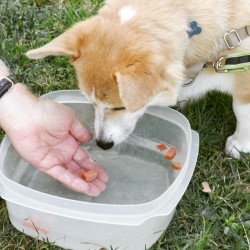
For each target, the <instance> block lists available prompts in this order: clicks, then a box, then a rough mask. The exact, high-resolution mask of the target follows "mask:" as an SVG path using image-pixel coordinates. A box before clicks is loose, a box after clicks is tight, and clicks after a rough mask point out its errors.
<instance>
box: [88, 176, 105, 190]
mask: <svg viewBox="0 0 250 250" xmlns="http://www.w3.org/2000/svg"><path fill="white" fill-rule="evenodd" d="M92 184H93V185H94V186H96V187H97V188H98V189H100V191H101V192H103V191H104V190H105V189H106V184H105V183H104V182H103V181H101V180H100V179H99V178H96V179H95V180H94V181H92V182H91V183H89V185H90V188H91V185H92Z"/></svg>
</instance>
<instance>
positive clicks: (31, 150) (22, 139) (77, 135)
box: [0, 72, 108, 196]
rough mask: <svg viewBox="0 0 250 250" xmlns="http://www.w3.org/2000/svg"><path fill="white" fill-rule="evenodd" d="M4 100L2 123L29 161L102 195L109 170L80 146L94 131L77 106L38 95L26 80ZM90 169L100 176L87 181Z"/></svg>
mask: <svg viewBox="0 0 250 250" xmlns="http://www.w3.org/2000/svg"><path fill="white" fill-rule="evenodd" d="M0 73H1V72H0ZM0 101H1V103H0V104H1V105H0V125H1V127H2V128H3V129H4V130H5V131H6V133H7V134H8V136H9V137H10V139H11V141H12V143H13V145H14V147H15V149H16V150H17V152H18V153H19V154H20V155H21V156H22V157H23V158H24V159H25V160H26V161H28V162H29V163H30V164H31V165H33V166H34V167H36V168H38V169H39V170H41V171H43V172H44V173H46V174H48V175H50V176H51V177H53V178H55V179H56V180H58V181H60V182H61V183H63V184H64V185H66V186H67V187H69V188H70V189H72V190H75V191H78V192H83V193H86V194H88V195H90V196H98V195H99V194H100V193H101V192H102V191H103V190H104V189H105V187H106V185H105V183H106V182H107V181H108V176H107V174H106V173H105V171H104V170H103V169H101V168H100V167H99V166H98V165H97V164H96V163H95V162H93V161H92V160H91V159H90V157H89V156H88V155H87V153H86V152H85V151H84V150H83V149H82V148H81V147H80V143H84V142H87V141H89V140H91V139H92V134H91V133H90V132H89V131H88V130H87V129H86V128H85V127H84V126H83V125H82V124H81V123H80V121H79V120H78V119H77V117H76V114H75V113H74V112H73V110H71V109H70V108H68V107H66V106H63V105H62V104H59V103H56V102H53V101H49V100H42V99H38V98H37V97H35V96H34V95H32V94H31V93H30V92H29V91H28V90H27V89H26V88H25V87H24V86H23V85H22V84H16V85H15V87H14V89H12V90H11V91H10V92H9V93H7V94H5V95H4V96H3V98H1V99H0ZM6 107H7V108H6ZM4 108H5V109H4ZM90 169H96V170H97V172H98V176H97V178H96V179H95V180H94V181H92V182H86V181H84V180H83V179H82V178H81V174H82V173H84V172H86V171H88V170H90Z"/></svg>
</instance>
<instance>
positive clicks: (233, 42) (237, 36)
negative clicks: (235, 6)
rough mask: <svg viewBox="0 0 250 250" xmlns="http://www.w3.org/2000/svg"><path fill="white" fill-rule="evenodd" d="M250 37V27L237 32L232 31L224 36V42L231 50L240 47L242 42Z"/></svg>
mask: <svg viewBox="0 0 250 250" xmlns="http://www.w3.org/2000/svg"><path fill="white" fill-rule="evenodd" d="M248 36H250V25H248V26H245V27H243V28H240V29H237V30H231V31H230V32H227V33H226V34H225V35H224V41H225V43H226V46H227V47H228V48H229V49H234V48H235V47H237V46H239V45H240V44H241V42H242V40H244V39H246V38H247V37H248Z"/></svg>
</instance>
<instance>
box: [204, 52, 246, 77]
mask: <svg viewBox="0 0 250 250" xmlns="http://www.w3.org/2000/svg"><path fill="white" fill-rule="evenodd" d="M204 68H214V69H215V71H216V72H218V73H229V72H242V71H246V70H249V69H250V51H248V52H240V53H235V54H229V55H227V56H222V57H220V58H219V59H218V60H217V61H215V62H208V63H206V64H205V65H204Z"/></svg>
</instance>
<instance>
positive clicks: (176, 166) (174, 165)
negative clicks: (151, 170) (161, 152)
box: [171, 163, 182, 170]
mask: <svg viewBox="0 0 250 250" xmlns="http://www.w3.org/2000/svg"><path fill="white" fill-rule="evenodd" d="M171 167H172V168H173V169H175V170H180V169H181V168H182V165H181V164H180V163H172V164H171Z"/></svg>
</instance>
